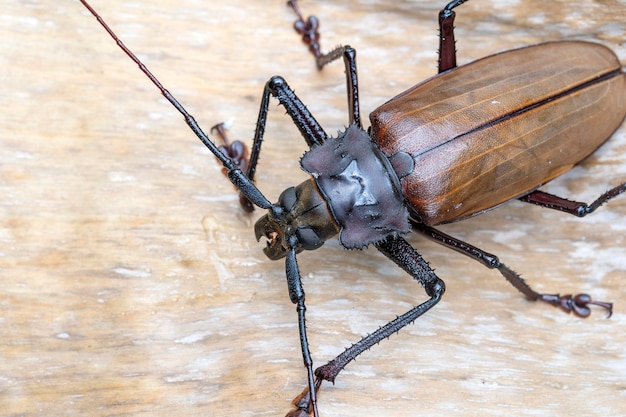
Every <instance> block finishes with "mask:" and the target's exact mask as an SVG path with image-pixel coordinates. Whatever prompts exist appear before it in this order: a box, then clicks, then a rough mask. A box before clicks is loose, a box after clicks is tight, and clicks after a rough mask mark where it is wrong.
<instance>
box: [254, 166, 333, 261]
mask: <svg viewBox="0 0 626 417" xmlns="http://www.w3.org/2000/svg"><path fill="white" fill-rule="evenodd" d="M338 231H339V227H338V226H337V225H336V224H335V223H334V222H333V220H332V219H331V216H330V213H329V211H328V207H327V205H326V202H325V201H324V199H323V198H322V196H321V195H320V193H319V191H318V190H317V187H316V185H315V181H314V180H313V179H312V178H311V179H309V180H307V181H304V182H303V183H302V184H300V185H298V186H296V187H290V188H287V189H286V190H285V191H283V192H282V194H281V195H280V197H279V198H278V203H276V204H273V205H272V206H271V207H270V209H269V212H268V213H267V214H266V215H265V216H263V217H261V218H260V219H259V220H257V222H256V224H255V225H254V233H255V235H256V238H257V240H260V239H261V238H262V237H265V238H267V239H268V242H267V246H266V247H265V249H263V252H264V253H265V255H267V257H268V258H270V259H272V260H277V259H281V258H284V257H285V256H286V255H287V252H288V251H289V250H291V249H292V248H293V249H295V251H296V253H299V252H302V251H303V250H313V249H317V248H319V247H320V246H322V245H323V244H324V242H325V241H326V240H328V239H330V238H331V237H333V236H335V235H336V234H337V233H338Z"/></svg>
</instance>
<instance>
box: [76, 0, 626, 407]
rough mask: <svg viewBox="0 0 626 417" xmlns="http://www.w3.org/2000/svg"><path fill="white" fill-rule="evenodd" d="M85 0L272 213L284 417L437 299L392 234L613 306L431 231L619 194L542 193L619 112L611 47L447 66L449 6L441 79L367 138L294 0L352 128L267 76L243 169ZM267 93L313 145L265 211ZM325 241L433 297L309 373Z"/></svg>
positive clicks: (518, 53) (437, 290) (419, 263)
mask: <svg viewBox="0 0 626 417" xmlns="http://www.w3.org/2000/svg"><path fill="white" fill-rule="evenodd" d="M81 1H82V2H83V4H85V6H86V7H87V8H89V10H90V11H91V12H92V13H93V14H94V16H96V17H97V18H98V19H99V21H100V23H101V24H102V25H103V26H104V27H105V28H106V29H107V31H108V32H109V34H110V35H111V36H112V37H113V38H114V39H116V40H117V41H118V44H119V45H120V47H121V48H122V49H123V50H124V51H125V52H126V54H127V55H128V56H129V57H130V58H131V59H133V60H134V61H135V62H136V63H137V64H138V65H139V66H140V69H141V70H142V71H143V72H144V74H146V75H147V76H148V77H149V78H150V79H151V81H152V82H153V83H154V84H155V85H156V86H157V87H158V88H159V89H160V91H161V93H162V94H163V95H164V96H165V97H166V98H167V99H168V101H170V103H171V104H172V105H174V107H176V109H177V110H178V111H179V112H181V114H183V115H184V117H185V120H186V122H187V124H188V125H189V126H190V128H191V129H192V130H193V131H194V133H195V134H196V135H197V136H198V137H199V138H200V140H201V141H202V142H203V143H204V144H205V145H206V146H207V147H208V148H209V150H210V151H211V152H212V153H213V154H214V155H215V156H216V157H217V158H218V160H219V161H220V162H221V163H222V164H223V166H224V168H225V169H226V171H227V176H228V178H229V179H230V180H231V182H232V183H233V184H235V186H236V187H237V188H238V189H239V190H240V191H241V193H242V195H243V196H244V197H245V199H244V200H243V201H244V202H246V201H247V202H249V203H251V205H254V206H257V207H260V208H263V209H267V210H268V214H267V215H265V216H264V217H263V218H261V219H260V220H259V221H258V222H257V224H256V226H255V233H256V236H257V239H259V238H261V237H266V238H267V239H268V244H267V247H266V249H265V253H266V255H267V256H268V257H269V258H270V259H282V258H285V259H286V271H287V281H288V286H289V294H290V298H291V301H292V302H293V303H294V304H296V305H297V307H298V323H299V329H300V343H301V350H302V355H303V359H304V363H305V367H306V369H307V375H308V384H307V389H306V390H305V392H304V393H303V394H302V395H301V396H299V398H298V399H297V401H296V409H295V410H293V411H292V412H291V413H290V415H293V416H296V415H304V414H309V413H312V414H313V415H316V416H317V415H318V411H317V406H316V392H317V390H318V389H319V387H320V385H321V383H322V381H323V380H327V381H334V379H335V377H336V376H337V375H338V373H339V372H340V371H341V370H342V369H343V368H344V367H345V366H346V365H347V364H348V363H350V362H351V361H352V360H353V359H354V358H356V357H357V356H358V355H359V354H360V353H361V352H363V351H364V350H366V349H368V348H370V347H371V346H373V345H374V344H376V343H378V342H379V341H381V340H382V339H384V338H386V337H388V336H390V335H391V334H392V333H395V332H397V331H398V330H400V329H401V328H402V327H404V326H406V325H407V324H409V323H411V322H413V321H414V320H415V319H416V318H418V317H420V316H421V315H422V314H424V313H425V312H426V311H428V310H429V309H431V308H432V307H433V306H434V305H435V304H437V303H438V302H439V300H440V299H441V297H442V296H443V293H444V289H445V286H444V283H443V281H442V280H441V279H440V278H439V277H438V276H437V275H435V273H434V272H433V271H432V270H431V269H430V267H429V266H428V264H427V263H426V262H425V261H424V260H423V259H422V258H421V256H420V255H419V254H418V253H417V252H416V251H415V250H414V249H413V248H412V247H411V246H410V245H409V244H408V243H407V242H406V240H405V239H404V238H403V237H402V235H404V234H406V233H408V232H409V231H411V230H413V231H418V232H421V233H422V234H424V235H425V236H427V237H429V238H431V239H433V240H435V241H436V242H438V243H441V244H443V245H444V246H447V247H449V248H451V249H454V250H457V251H459V252H460V253H462V254H465V255H467V256H469V257H470V258H472V259H474V260H477V261H479V262H481V263H483V264H484V265H485V266H487V267H489V268H495V269H497V270H498V271H499V272H500V273H501V274H502V275H503V276H504V277H505V278H506V279H507V280H508V281H509V282H511V283H512V284H513V286H515V287H516V288H517V289H518V290H520V291H521V292H522V293H523V294H524V295H525V296H526V297H527V298H528V299H530V300H539V301H544V302H547V303H549V304H552V305H555V306H560V307H561V308H563V309H564V310H565V311H568V312H571V311H573V312H574V313H576V314H578V315H579V316H583V317H584V316H587V315H588V314H589V313H590V309H589V306H590V305H598V306H601V307H604V308H606V309H607V310H608V311H609V314H610V312H611V309H612V305H611V303H607V302H601V301H595V300H592V299H591V297H589V296H588V295H586V294H578V295H575V296H571V295H564V296H560V295H553V294H542V293H538V292H536V291H534V290H533V289H532V288H530V287H529V286H528V285H527V284H526V283H525V281H524V280H522V279H521V277H520V276H519V275H518V274H517V273H515V272H514V271H512V270H511V269H509V268H508V267H507V266H506V265H504V264H503V263H501V262H500V261H499V260H498V258H497V257H496V256H494V255H492V254H490V253H487V252H485V251H482V250H480V249H478V248H476V247H473V246H471V245H469V244H467V243H465V242H462V241H460V240H458V239H455V238H453V237H451V236H448V235H446V234H444V233H442V232H439V231H438V230H436V229H434V228H433V227H432V226H436V225H439V224H443V223H448V222H452V221H457V220H462V219H464V218H467V217H471V216H474V215H477V214H480V213H482V212H484V211H486V210H490V209H492V208H494V207H496V206H499V205H501V204H503V203H505V202H507V201H510V200H512V199H520V200H521V201H525V202H529V203H532V204H536V205H539V206H543V207H548V208H553V209H557V210H561V211H564V212H566V213H569V214H574V215H577V216H580V217H582V216H584V215H586V214H589V213H591V212H593V211H594V210H596V209H597V208H598V207H599V206H600V205H602V204H603V203H605V202H606V201H608V200H610V199H612V198H613V197H615V196H617V195H619V194H621V193H622V192H624V191H625V190H626V183H622V184H620V185H618V186H616V187H614V188H612V189H611V190H609V191H607V192H606V193H605V194H603V195H601V196H600V197H598V199H597V200H595V201H594V202H592V203H591V204H585V203H579V202H572V201H569V200H566V199H564V198H562V197H559V196H555V195H551V194H548V193H545V192H543V191H539V190H538V188H539V187H540V186H542V185H543V184H545V183H546V182H548V181H550V180H552V179H553V178H555V177H557V176H559V175H561V174H563V173H564V172H566V171H567V170H569V169H570V168H571V167H572V166H574V165H575V164H577V163H578V162H580V161H581V160H582V159H584V158H585V157H586V156H588V155H589V154H590V153H592V152H593V151H594V150H595V149H596V148H597V147H598V146H600V145H601V144H602V143H603V142H604V141H605V140H607V139H608V138H609V137H610V135H611V134H612V132H613V131H614V130H615V129H617V127H619V126H620V125H621V123H622V121H623V119H624V117H625V116H626V94H624V92H625V91H626V75H625V74H624V72H623V71H622V69H621V66H620V64H619V61H618V60H617V57H616V56H615V55H614V54H613V53H612V52H611V51H610V50H608V49H607V48H605V47H602V46H599V45H595V44H590V43H585V42H563V43H548V44H541V45H537V46H533V47H528V48H522V49H517V50H513V51H508V52H505V53H501V54H498V55H493V56H490V57H487V58H484V59H481V60H479V61H476V62H474V63H472V64H469V65H466V66H462V67H457V66H456V53H455V50H454V33H453V26H452V25H453V21H454V17H455V13H454V11H453V9H455V8H456V7H457V6H459V5H461V4H462V3H464V2H465V1H464V0H457V1H453V2H451V3H450V4H448V5H447V6H446V7H445V8H444V9H443V10H442V11H441V13H440V15H439V16H440V59H439V72H440V75H438V76H435V77H433V78H431V79H429V80H427V81H425V82H423V83H421V84H418V85H417V86H416V87H414V88H412V89H410V90H408V91H407V92H405V93H402V94H400V95H398V96H396V97H395V98H393V99H391V100H390V101H388V102H387V103H386V104H384V105H382V106H381V107H379V108H378V109H376V110H374V112H372V114H371V115H370V119H371V122H372V128H371V130H370V131H369V133H366V132H365V131H364V130H363V128H362V127H361V115H360V111H359V101H358V82H357V74H356V52H355V51H354V49H352V48H351V47H349V46H345V47H340V48H337V49H335V50H333V51H331V52H330V53H329V54H322V53H321V52H320V49H319V44H318V42H317V39H318V34H317V23H316V20H315V19H311V18H309V19H307V20H306V21H305V19H303V18H302V16H301V15H300V13H299V11H298V9H297V6H296V3H295V1H293V0H292V1H290V2H289V3H290V5H291V6H292V8H293V9H294V10H295V11H296V13H297V15H298V20H297V22H296V25H295V28H296V30H297V31H298V32H299V33H300V34H301V35H302V36H303V40H304V41H305V43H307V44H308V45H309V47H310V50H311V52H312V53H313V55H314V56H315V57H316V60H317V63H318V67H319V68H322V67H323V66H324V65H326V64H328V63H330V62H332V61H334V60H336V59H338V58H343V60H344V63H345V66H346V77H347V85H348V102H349V107H350V108H349V117H350V120H349V126H348V128H346V130H345V131H344V132H342V133H340V135H339V137H337V138H331V137H329V136H328V135H327V134H326V132H325V131H324V129H323V128H322V127H321V126H320V125H319V123H318V122H317V121H316V120H315V118H314V117H313V115H312V114H311V113H310V112H309V111H308V110H307V109H306V107H305V106H304V104H303V103H302V102H301V101H300V100H299V99H298V97H297V96H296V95H295V93H294V92H293V90H291V88H290V87H289V85H287V83H286V82H285V80H284V79H282V78H281V77H272V78H271V79H270V80H269V81H268V83H267V84H266V88H265V91H264V94H263V98H262V103H261V111H260V114H259V120H258V122H257V129H256V133H255V138H254V145H253V149H252V153H251V156H250V160H249V164H247V168H246V172H245V173H244V172H243V169H242V167H240V166H238V165H237V164H236V163H235V162H233V155H235V156H237V157H238V156H241V155H242V154H241V152H239V151H237V150H234V149H233V148H232V147H228V146H227V147H226V148H218V147H217V146H216V145H215V144H214V143H213V142H212V141H211V140H210V139H209V138H208V137H207V136H206V135H205V134H204V133H203V132H202V130H201V129H200V127H199V126H198V124H197V123H196V121H195V120H194V119H193V117H192V116H191V115H190V114H189V113H187V111H186V110H185V109H184V108H183V107H182V106H181V105H180V103H179V102H178V101H177V100H176V99H175V98H174V97H173V96H172V95H171V94H170V93H169V92H168V91H167V90H166V89H165V88H163V86H162V85H161V84H160V82H159V81H158V80H157V79H156V78H155V77H154V76H153V75H152V74H151V73H150V72H149V71H148V70H147V68H146V67H145V66H143V64H142V63H141V62H140V61H139V60H138V59H137V58H136V57H135V56H134V54H133V53H132V52H131V51H129V50H128V49H127V48H126V47H125V46H124V45H123V44H122V43H121V41H119V39H118V38H117V37H116V35H115V34H114V33H113V32H112V31H111V30H110V29H109V28H108V26H107V25H106V24H105V23H104V21H103V20H102V19H101V18H100V17H99V16H98V15H97V13H96V12H95V11H94V10H93V9H92V8H91V7H90V6H89V5H88V4H87V3H86V2H85V1H84V0H81ZM511 91H514V92H515V93H512V92H511ZM271 96H273V97H275V98H277V99H278V100H279V102H280V103H281V104H282V105H283V106H284V107H285V108H286V109H287V113H288V114H289V116H290V117H291V118H292V119H293V121H294V123H295V124H296V126H297V127H298V129H299V130H300V132H301V133H302V136H303V137H304V139H305V140H306V142H307V144H308V145H309V146H310V148H311V149H310V151H308V152H307V153H306V154H305V156H304V157H303V158H302V160H301V166H302V168H303V169H304V170H305V171H306V172H308V173H310V174H311V176H312V178H311V179H309V180H307V181H305V182H303V183H302V184H300V185H298V186H297V187H291V188H288V189H287V190H285V192H284V193H283V194H282V195H281V196H280V198H279V202H278V203H275V204H272V203H271V202H270V201H269V200H268V199H267V198H266V197H265V196H264V195H263V193H262V192H261V191H260V190H259V189H258V188H257V187H256V186H255V185H254V183H253V178H254V174H255V171H256V164H257V161H258V156H259V153H260V148H261V141H262V139H263V133H264V128H265V120H266V117H267V112H268V103H269V100H270V97H271ZM590 114H591V116H589V115H590ZM586 116H589V117H586ZM589 119H591V120H589ZM588 132H590V133H588ZM220 135H221V136H223V135H224V134H223V133H220ZM237 146H238V145H237ZM225 150H227V151H228V153H226V152H225ZM251 205H249V204H247V203H246V204H245V207H247V208H249V207H251ZM335 235H339V240H340V242H341V244H342V245H343V246H344V247H346V248H349V249H353V248H362V247H364V246H367V245H369V244H373V245H374V246H375V247H376V248H377V249H379V250H380V251H381V252H382V253H383V254H384V255H386V256H387V257H389V258H390V259H391V260H393V261H394V262H395V263H397V264H398V265H399V266H401V267H402V268H403V269H404V270H405V271H406V272H408V273H409V274H410V275H412V276H413V277H414V278H415V279H416V280H417V281H419V282H420V283H421V284H422V285H423V286H424V287H425V289H426V292H427V294H428V296H429V297H430V299H429V300H427V301H426V302H424V303H422V304H420V305H418V306H417V307H414V308H413V309H411V310H410V311H408V312H407V313H405V314H403V315H401V316H399V317H398V318H397V319H395V320H393V321H391V322H390V323H388V324H387V325H385V326H383V327H381V328H379V329H378V330H376V331H375V332H373V333H372V334H370V335H368V336H366V337H364V338H363V339H362V340H360V341H359V342H357V343H355V344H354V345H352V346H351V347H349V348H348V349H346V351H345V352H344V353H342V354H340V355H339V356H337V357H336V358H334V359H333V360H331V361H330V362H328V363H327V364H326V365H324V366H322V367H319V368H317V369H316V370H315V371H314V370H313V361H312V358H311V355H310V353H309V345H308V340H307V333H306V326H305V309H306V308H305V302H304V291H303V289H302V283H301V276H300V272H299V269H298V265H297V262H296V254H297V253H299V252H301V251H302V250H305V249H308V250H312V249H316V248H318V247H320V246H321V245H322V244H323V243H324V241H325V240H327V239H329V238H331V237H334V236H335Z"/></svg>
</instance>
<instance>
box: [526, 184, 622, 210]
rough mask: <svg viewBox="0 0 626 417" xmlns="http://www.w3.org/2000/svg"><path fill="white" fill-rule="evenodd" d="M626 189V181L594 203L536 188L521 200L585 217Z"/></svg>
mask: <svg viewBox="0 0 626 417" xmlns="http://www.w3.org/2000/svg"><path fill="white" fill-rule="evenodd" d="M624 191H626V182H625V183H622V184H620V185H618V186H617V187H613V188H611V189H610V190H609V191H607V192H605V193H604V194H602V195H601V196H600V197H598V198H597V199H596V200H595V201H594V202H593V203H591V204H587V203H581V202H578V201H571V200H567V199H565V198H562V197H559V196H556V195H553V194H548V193H546V192H543V191H539V190H535V191H533V192H532V193H530V194H526V195H525V196H523V197H520V198H519V200H521V201H524V202H526V203H531V204H535V205H537V206H540V207H545V208H550V209H553V210H559V211H563V212H565V213H569V214H573V215H574V216H577V217H585V216H586V215H587V214H589V213H593V212H594V211H595V210H596V209H597V208H598V207H600V206H601V205H602V204H604V203H606V202H607V201H609V200H611V199H612V198H613V197H617V196H618V195H620V194H622V193H623V192H624Z"/></svg>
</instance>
